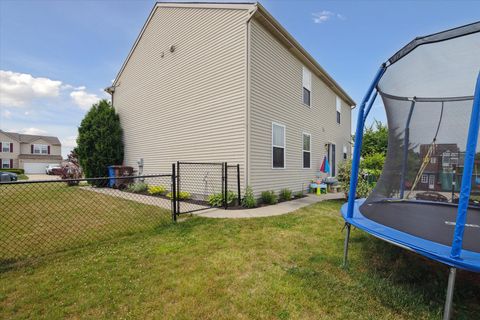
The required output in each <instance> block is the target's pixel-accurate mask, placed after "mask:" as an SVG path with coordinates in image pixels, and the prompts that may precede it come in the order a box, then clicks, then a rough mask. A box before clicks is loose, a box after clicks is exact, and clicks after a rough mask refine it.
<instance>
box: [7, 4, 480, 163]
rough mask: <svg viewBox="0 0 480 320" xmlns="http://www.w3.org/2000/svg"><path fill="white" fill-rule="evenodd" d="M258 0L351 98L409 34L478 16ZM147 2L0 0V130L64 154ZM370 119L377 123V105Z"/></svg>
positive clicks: (432, 8)
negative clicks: (47, 138)
mask: <svg viewBox="0 0 480 320" xmlns="http://www.w3.org/2000/svg"><path fill="white" fill-rule="evenodd" d="M217 1H218V0H217ZM261 3H262V4H263V5H264V6H265V7H266V8H267V10H269V11H270V13H271V14H272V15H273V16H274V17H275V18H276V19H277V20H278V21H280V23H281V24H282V25H283V26H284V27H285V28H286V29H287V30H288V31H289V32H290V33H291V34H292V35H293V36H294V37H295V38H296V39H297V40H298V41H299V42H300V43H301V44H302V45H303V46H304V47H305V49H307V51H309V52H310V53H311V54H312V56H313V57H315V58H316V59H317V61H318V62H319V63H320V64H321V65H322V66H323V67H324V68H325V69H326V70H327V71H328V72H329V73H330V75H332V76H333V77H334V78H335V79H336V80H337V82H339V83H340V84H341V86H342V87H343V88H344V89H345V90H346V91H347V92H348V93H349V94H350V95H351V96H352V97H353V99H354V100H356V101H357V102H360V100H361V98H362V95H363V93H364V90H365V89H366V87H367V86H368V85H369V83H370V81H371V78H372V77H373V75H374V73H375V71H376V70H377V68H378V66H379V65H380V63H381V62H383V61H385V60H386V59H387V58H388V57H390V56H391V55H392V54H393V53H395V51H397V50H398V49H400V48H401V47H402V46H403V45H404V44H406V43H407V42H409V41H410V40H411V39H413V38H414V37H416V36H419V35H426V34H429V33H433V32H437V31H441V30H444V29H448V28H452V27H455V26H459V25H463V24H467V23H471V22H474V21H477V20H479V19H480V14H479V12H480V1H433V0H432V1H314V0H311V1H281V0H265V1H261ZM153 4H154V1H140V0H131V1H127V0H123V1H106V0H104V1H73V0H72V1H67V0H64V1H61V0H57V1H42V0H37V1H33V0H31V1H19V0H15V1H13V0H1V1H0V70H1V71H0V72H1V73H0V128H1V129H3V130H12V131H21V132H25V133H39V134H49V135H56V136H58V137H59V138H60V139H61V140H62V142H63V144H64V150H63V153H64V154H66V153H67V152H68V150H69V149H71V148H72V147H73V146H74V144H75V137H76V134H77V127H78V125H79V123H80V121H81V119H82V118H83V116H84V114H85V112H86V110H87V109H88V107H89V106H90V105H91V104H92V103H93V102H95V101H97V100H98V99H100V98H105V97H107V95H106V94H105V93H104V92H103V91H102V89H103V88H105V87H107V86H108V85H110V84H111V81H112V79H114V78H115V75H116V73H117V72H118V70H119V69H120V66H121V64H122V63H123V61H124V59H125V58H126V56H127V54H128V52H129V50H130V48H131V46H132V44H133V42H134V40H135V38H136V37H137V35H138V33H139V31H140V29H141V27H142V25H143V23H144V22H145V19H146V18H147V16H148V14H149V12H150V10H151V8H152V6H153ZM355 115H356V113H355V112H354V114H353V116H354V117H355ZM372 115H373V117H375V118H378V119H381V120H383V119H384V115H383V108H382V106H381V105H380V104H379V103H377V105H376V106H375V107H374V110H373V112H372ZM353 122H354V123H353V126H354V125H355V121H353Z"/></svg>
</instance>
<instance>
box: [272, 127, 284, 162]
mask: <svg viewBox="0 0 480 320" xmlns="http://www.w3.org/2000/svg"><path fill="white" fill-rule="evenodd" d="M272 168H285V126H284V125H281V124H278V123H272Z"/></svg>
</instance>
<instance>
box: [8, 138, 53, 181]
mask: <svg viewBox="0 0 480 320" xmlns="http://www.w3.org/2000/svg"><path fill="white" fill-rule="evenodd" d="M61 150H62V147H61V144H60V140H58V138H57V137H47V136H38V135H30V134H21V133H14V132H5V131H3V130H0V164H1V168H2V169H11V168H20V169H25V173H29V174H31V173H45V168H46V167H47V166H48V165H49V164H60V163H61V162H62V155H61V154H62V151H61Z"/></svg>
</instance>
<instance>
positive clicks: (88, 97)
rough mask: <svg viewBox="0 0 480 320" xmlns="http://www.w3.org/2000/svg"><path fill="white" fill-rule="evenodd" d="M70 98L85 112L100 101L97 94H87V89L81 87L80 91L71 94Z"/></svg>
mask: <svg viewBox="0 0 480 320" xmlns="http://www.w3.org/2000/svg"><path fill="white" fill-rule="evenodd" d="M70 97H71V98H72V99H73V102H74V103H75V104H76V105H77V106H79V107H80V108H82V109H84V110H88V109H90V107H91V106H92V104H94V103H97V102H98V100H100V98H99V97H98V96H97V95H96V94H94V93H88V92H86V91H85V87H80V88H78V90H75V91H72V92H70Z"/></svg>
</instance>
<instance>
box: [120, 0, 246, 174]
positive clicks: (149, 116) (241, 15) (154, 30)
mask: <svg viewBox="0 0 480 320" xmlns="http://www.w3.org/2000/svg"><path fill="white" fill-rule="evenodd" d="M246 20H247V11H246V10H233V9H208V8H163V7H159V8H157V9H156V11H155V12H154V14H153V17H152V19H151V20H150V23H149V25H148V26H147V27H146V30H145V32H144V34H143V36H142V38H141V39H140V41H139V42H138V44H137V47H136V49H135V50H134V52H133V54H132V56H131V58H130V60H129V62H128V63H127V64H126V67H125V69H124V71H123V72H122V74H121V75H120V77H119V81H118V87H116V90H115V93H114V97H113V104H114V107H115V109H116V111H117V112H118V113H119V116H120V121H121V124H122V128H123V130H124V143H125V164H126V165H129V166H133V167H134V168H137V161H138V160H139V159H140V158H143V159H144V172H145V173H146V174H158V173H165V172H170V170H171V163H173V162H175V161H196V162H217V161H227V162H228V163H230V164H237V163H240V165H241V168H242V175H243V170H244V168H245V163H246V152H245V150H246V114H245V112H246V111H245V110H246V107H245V106H246ZM171 45H174V46H175V51H174V52H173V53H172V52H170V51H169V47H170V46H171ZM162 53H163V54H164V57H163V58H162V57H161V55H162Z"/></svg>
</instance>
